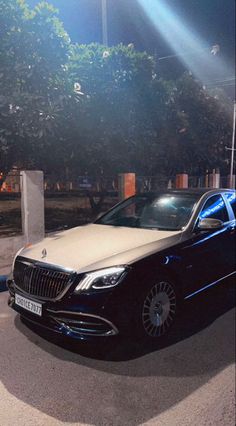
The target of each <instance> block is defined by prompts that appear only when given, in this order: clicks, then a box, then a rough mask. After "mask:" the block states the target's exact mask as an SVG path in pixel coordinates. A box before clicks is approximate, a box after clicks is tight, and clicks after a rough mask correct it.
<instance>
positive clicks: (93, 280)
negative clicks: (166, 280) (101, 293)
mask: <svg viewBox="0 0 236 426" xmlns="http://www.w3.org/2000/svg"><path fill="white" fill-rule="evenodd" d="M126 273H127V268H126V267H125V266H114V267H112V268H106V269H100V270H99V271H94V272H89V273H88V274H86V275H85V276H84V278H83V279H82V280H81V281H80V283H79V284H78V285H77V287H76V289H75V291H76V292H80V291H84V290H88V289H89V288H93V289H96V290H99V289H104V288H110V287H115V286H116V285H117V284H119V282H120V281H121V279H123V278H124V275H125V274H126Z"/></svg>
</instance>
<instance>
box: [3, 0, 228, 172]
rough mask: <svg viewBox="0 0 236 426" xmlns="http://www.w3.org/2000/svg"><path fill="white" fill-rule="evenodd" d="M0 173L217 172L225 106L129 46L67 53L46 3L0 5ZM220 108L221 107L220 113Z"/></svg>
mask: <svg viewBox="0 0 236 426" xmlns="http://www.w3.org/2000/svg"><path fill="white" fill-rule="evenodd" d="M0 39H1V43H0V169H1V171H8V170H9V169H10V168H11V167H12V165H17V166H19V167H26V168H30V167H38V168H41V169H43V170H44V171H45V172H46V173H52V172H54V173H55V174H58V175H60V176H61V177H71V178H72V177H75V176H78V175H80V174H83V173H85V172H87V173H89V174H92V175H100V174H106V175H114V174H117V173H119V172H122V171H134V172H137V173H138V174H141V175H157V174H165V175H173V174H175V173H177V172H183V171H186V172H189V173H191V174H197V173H203V172H204V171H205V170H206V169H208V168H213V167H214V168H215V167H221V169H222V170H224V168H225V167H226V166H227V164H226V158H225V155H226V152H225V149H224V147H225V145H229V144H230V138H231V133H232V132H231V119H230V115H229V113H227V112H226V110H225V105H226V103H227V102H226V100H225V99H224V101H223V102H222V96H221V97H220V99H219V93H218V94H217V96H216V95H214V96H210V95H209V93H208V92H207V91H206V90H204V89H203V88H202V87H201V85H199V84H198V83H197V82H196V81H195V80H194V79H193V77H192V76H190V75H189V74H188V73H185V74H183V75H182V76H181V77H180V78H178V79H177V80H176V81H171V80H165V79H164V77H163V76H162V78H160V77H159V71H158V63H156V61H155V58H154V57H152V56H150V55H148V54H147V53H146V52H137V51H136V50H135V49H134V46H133V45H128V46H124V45H122V44H120V45H118V46H114V47H110V48H107V47H106V46H102V45H99V44H91V45H78V44H77V45H73V44H72V43H71V41H70V39H69V36H68V35H67V33H66V32H65V31H64V29H63V25H62V23H61V22H60V21H59V20H58V18H57V14H56V10H55V9H54V8H53V7H52V6H50V5H49V4H48V3H46V2H41V3H39V4H38V5H37V6H36V7H35V8H34V9H29V7H28V6H27V4H26V2H25V1H24V0H11V1H8V0H0ZM227 108H228V105H227Z"/></svg>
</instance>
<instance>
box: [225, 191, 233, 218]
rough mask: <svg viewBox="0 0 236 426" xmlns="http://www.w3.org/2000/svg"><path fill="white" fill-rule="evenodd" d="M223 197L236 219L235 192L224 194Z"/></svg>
mask: <svg viewBox="0 0 236 426" xmlns="http://www.w3.org/2000/svg"><path fill="white" fill-rule="evenodd" d="M225 196H226V198H227V200H228V202H229V203H230V205H231V207H232V210H233V212H234V216H235V217H236V193H235V192H226V193H225Z"/></svg>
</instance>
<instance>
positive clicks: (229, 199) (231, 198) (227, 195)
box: [226, 194, 236, 204]
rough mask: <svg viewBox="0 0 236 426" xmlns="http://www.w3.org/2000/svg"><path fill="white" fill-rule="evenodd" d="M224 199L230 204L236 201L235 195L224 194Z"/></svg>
mask: <svg viewBox="0 0 236 426" xmlns="http://www.w3.org/2000/svg"><path fill="white" fill-rule="evenodd" d="M226 197H227V200H228V201H229V203H230V204H232V203H233V202H234V201H235V199H236V196H235V194H226Z"/></svg>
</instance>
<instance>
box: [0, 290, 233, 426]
mask: <svg viewBox="0 0 236 426" xmlns="http://www.w3.org/2000/svg"><path fill="white" fill-rule="evenodd" d="M0 351H1V356H0V395H1V398H0V424H1V426H31V425H32V426H43V425H49V426H54V425H111V426H112V425H114V426H126V425H128V426H136V425H141V424H145V425H158V426H159V425H160V426H175V425H176V426H177V425H178V426H179V425H181V426H182V425H198V426H201V425H207V426H209V425H212V426H213V425H214V426H221V425H227V426H233V425H234V424H235V412H234V398H235V394H234V393H235V368H234V362H235V290H234V285H233V283H232V282H229V283H224V284H222V285H221V286H219V287H217V288H214V289H211V290H210V291H208V292H207V293H205V294H202V295H201V296H198V297H197V298H196V299H195V300H193V301H191V302H188V303H187V304H186V305H185V308H184V310H183V312H182V315H181V318H180V320H179V322H178V324H177V325H176V327H175V328H174V329H173V330H172V332H171V334H170V336H169V337H168V338H166V339H163V340H162V341H161V342H160V343H158V344H157V343H155V344H150V343H146V342H145V343H144V342H137V341H128V340H122V339H121V338H115V339H113V340H110V341H108V342H107V343H104V344H103V343H102V342H101V344H96V345H95V344H93V345H91V344H90V345H88V344H84V343H73V342H69V343H68V342H67V343H66V342H65V341H64V340H62V339H60V338H59V337H57V338H55V337H54V338H53V337H52V336H51V335H49V334H47V335H45V332H44V333H42V332H41V331H40V330H38V329H37V330H36V329H35V328H33V327H32V326H29V325H28V324H26V323H24V322H22V321H21V319H20V317H19V315H17V314H16V313H15V312H13V311H12V310H10V309H9V308H8V306H7V292H2V293H0Z"/></svg>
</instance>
